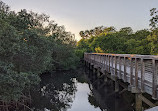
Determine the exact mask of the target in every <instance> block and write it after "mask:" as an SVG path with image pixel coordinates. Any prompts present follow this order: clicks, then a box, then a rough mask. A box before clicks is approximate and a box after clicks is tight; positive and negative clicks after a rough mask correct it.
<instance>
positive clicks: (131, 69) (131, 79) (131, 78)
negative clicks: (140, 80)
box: [130, 57, 133, 85]
mask: <svg viewBox="0 0 158 111" xmlns="http://www.w3.org/2000/svg"><path fill="white" fill-rule="evenodd" d="M132 60H133V58H132V57H131V58H130V65H131V67H130V84H131V85H133V61H132Z"/></svg>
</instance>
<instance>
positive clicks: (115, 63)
mask: <svg viewBox="0 0 158 111" xmlns="http://www.w3.org/2000/svg"><path fill="white" fill-rule="evenodd" d="M115 76H116V77H117V57H116V56H115Z"/></svg>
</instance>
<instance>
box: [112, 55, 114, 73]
mask: <svg viewBox="0 0 158 111" xmlns="http://www.w3.org/2000/svg"><path fill="white" fill-rule="evenodd" d="M113 63H114V56H113V55H112V56H111V69H112V70H111V74H113V68H114V66H113Z"/></svg>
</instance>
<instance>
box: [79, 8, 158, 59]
mask: <svg viewBox="0 0 158 111" xmlns="http://www.w3.org/2000/svg"><path fill="white" fill-rule="evenodd" d="M150 12H151V19H150V26H151V29H150V30H149V29H143V30H138V31H136V32H133V30H132V28H131V27H124V28H121V29H120V30H119V31H116V29H115V28H114V27H103V26H100V27H95V28H94V29H91V30H85V31H80V36H81V37H82V39H81V40H80V41H79V42H78V44H77V50H76V52H78V54H80V57H81V56H82V54H83V52H98V53H99V52H100V53H101V52H105V53H121V54H123V53H125V54H154V55H157V54H158V42H157V41H158V15H157V13H158V11H157V10H156V8H153V9H151V10H150ZM81 53H82V54H81Z"/></svg>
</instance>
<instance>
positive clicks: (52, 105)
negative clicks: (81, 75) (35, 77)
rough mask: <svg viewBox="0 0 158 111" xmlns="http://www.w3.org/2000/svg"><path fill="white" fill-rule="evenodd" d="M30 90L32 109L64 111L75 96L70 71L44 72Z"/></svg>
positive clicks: (74, 81)
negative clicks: (36, 84)
mask: <svg viewBox="0 0 158 111" xmlns="http://www.w3.org/2000/svg"><path fill="white" fill-rule="evenodd" d="M41 79H42V81H41V83H40V85H39V86H38V87H36V89H34V90H33V91H32V100H33V101H32V109H33V111H66V110H67V109H68V108H70V107H71V104H72V102H73V99H74V98H75V93H76V91H77V89H76V79H75V78H74V77H73V75H72V74H71V73H64V72H55V73H53V74H44V75H43V76H42V77H41Z"/></svg>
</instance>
